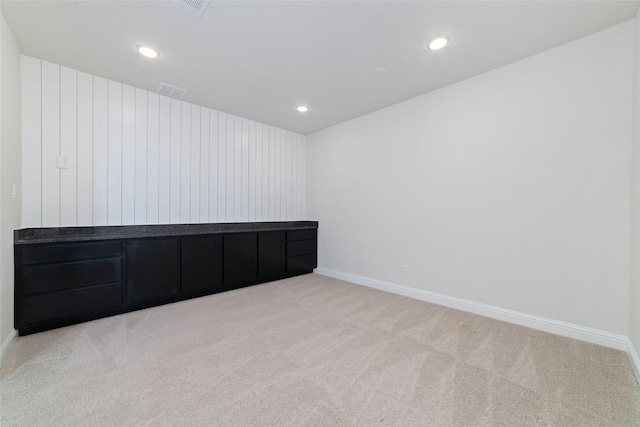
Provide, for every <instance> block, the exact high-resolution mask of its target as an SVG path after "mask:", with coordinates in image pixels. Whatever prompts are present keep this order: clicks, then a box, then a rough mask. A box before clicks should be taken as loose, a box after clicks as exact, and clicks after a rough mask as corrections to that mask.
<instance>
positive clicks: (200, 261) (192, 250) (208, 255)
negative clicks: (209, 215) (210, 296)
mask: <svg viewBox="0 0 640 427" xmlns="http://www.w3.org/2000/svg"><path fill="white" fill-rule="evenodd" d="M180 252H181V259H182V261H181V263H182V292H183V293H190V292H198V291H207V290H211V291H214V290H216V289H218V288H221V287H222V236H194V237H183V238H182V242H181V243H180Z"/></svg>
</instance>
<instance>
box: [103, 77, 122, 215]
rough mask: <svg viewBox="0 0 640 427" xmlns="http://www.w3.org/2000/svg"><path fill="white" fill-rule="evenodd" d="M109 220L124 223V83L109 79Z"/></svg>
mask: <svg viewBox="0 0 640 427" xmlns="http://www.w3.org/2000/svg"><path fill="white" fill-rule="evenodd" d="M108 103H109V117H108V120H109V132H108V152H109V155H108V159H107V180H108V184H107V188H108V194H107V207H108V209H107V222H108V224H109V225H118V224H122V84H120V83H116V82H112V81H109V100H108Z"/></svg>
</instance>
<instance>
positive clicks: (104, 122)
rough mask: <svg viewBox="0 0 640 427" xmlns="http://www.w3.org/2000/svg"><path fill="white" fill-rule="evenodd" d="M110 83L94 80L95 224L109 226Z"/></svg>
mask: <svg viewBox="0 0 640 427" xmlns="http://www.w3.org/2000/svg"><path fill="white" fill-rule="evenodd" d="M108 136H109V94H108V82H107V80H106V79H103V78H100V77H94V78H93V224H94V225H107V224H108V198H107V195H108V194H109V188H108V187H109V181H108V170H109V165H108V156H109V139H108Z"/></svg>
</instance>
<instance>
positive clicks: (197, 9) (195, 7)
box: [171, 0, 209, 19]
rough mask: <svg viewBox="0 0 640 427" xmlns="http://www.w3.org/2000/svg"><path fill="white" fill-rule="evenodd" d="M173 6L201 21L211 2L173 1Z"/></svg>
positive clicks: (202, 0)
mask: <svg viewBox="0 0 640 427" xmlns="http://www.w3.org/2000/svg"><path fill="white" fill-rule="evenodd" d="M171 6H173V7H175V8H177V9H180V10H181V11H183V12H184V13H186V14H187V15H190V16H193V17H194V18H196V19H200V17H201V16H202V14H203V13H204V10H205V9H206V8H207V6H209V0H171Z"/></svg>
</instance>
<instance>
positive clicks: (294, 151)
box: [290, 133, 299, 218]
mask: <svg viewBox="0 0 640 427" xmlns="http://www.w3.org/2000/svg"><path fill="white" fill-rule="evenodd" d="M298 147H299V143H298V135H297V134H295V133H294V134H292V146H291V161H290V163H291V218H297V217H298V214H297V212H298V209H297V207H298V188H297V187H298V186H297V185H296V183H297V182H298V179H297V178H298V170H297V169H298Z"/></svg>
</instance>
